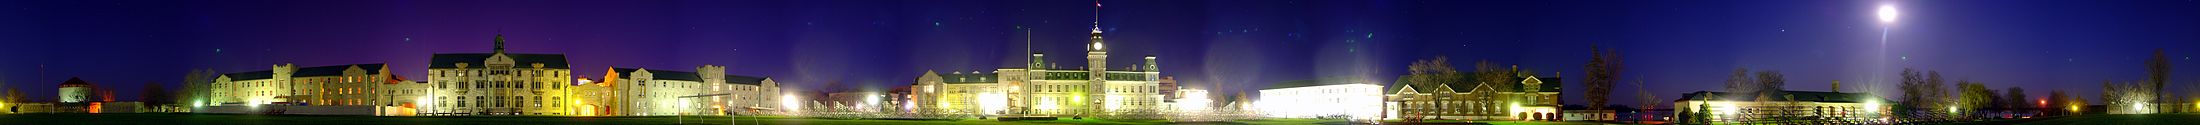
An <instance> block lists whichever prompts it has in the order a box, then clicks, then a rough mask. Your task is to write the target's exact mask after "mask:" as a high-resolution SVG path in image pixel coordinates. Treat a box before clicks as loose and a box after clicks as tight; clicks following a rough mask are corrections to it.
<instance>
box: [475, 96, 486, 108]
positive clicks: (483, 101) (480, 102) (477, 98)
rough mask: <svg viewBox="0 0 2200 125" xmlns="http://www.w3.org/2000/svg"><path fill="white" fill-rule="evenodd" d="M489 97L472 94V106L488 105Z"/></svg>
mask: <svg viewBox="0 0 2200 125" xmlns="http://www.w3.org/2000/svg"><path fill="white" fill-rule="evenodd" d="M488 100H489V97H481V96H474V107H489V101H488Z"/></svg>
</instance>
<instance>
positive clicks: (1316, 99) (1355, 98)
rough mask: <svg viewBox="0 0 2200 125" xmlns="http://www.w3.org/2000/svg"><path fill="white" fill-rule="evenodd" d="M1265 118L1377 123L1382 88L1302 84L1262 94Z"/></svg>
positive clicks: (1324, 82) (1359, 83) (1321, 82)
mask: <svg viewBox="0 0 2200 125" xmlns="http://www.w3.org/2000/svg"><path fill="white" fill-rule="evenodd" d="M1253 106H1254V107H1258V111H1260V113H1261V115H1262V116H1265V117H1277V118H1353V119H1374V118H1377V117H1378V116H1379V115H1378V113H1382V106H1383V86H1382V85H1375V84H1370V83H1367V82H1366V81H1364V80H1357V79H1354V80H1299V81H1287V82H1283V83H1278V84H1276V85H1274V86H1271V87H1268V88H1267V89H1261V90H1260V99H1259V100H1258V101H1254V103H1253Z"/></svg>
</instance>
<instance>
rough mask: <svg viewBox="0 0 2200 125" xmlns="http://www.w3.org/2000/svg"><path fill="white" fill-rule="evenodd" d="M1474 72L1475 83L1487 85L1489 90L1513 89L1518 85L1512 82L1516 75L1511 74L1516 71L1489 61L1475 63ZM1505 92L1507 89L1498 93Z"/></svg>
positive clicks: (1516, 82)
mask: <svg viewBox="0 0 2200 125" xmlns="http://www.w3.org/2000/svg"><path fill="white" fill-rule="evenodd" d="M1474 70H1475V79H1477V80H1475V81H1479V82H1482V83H1480V84H1489V85H1490V88H1513V86H1514V85H1518V84H1520V82H1519V81H1513V79H1514V78H1513V77H1516V76H1515V75H1517V74H1513V73H1514V70H1517V69H1514V68H1506V67H1504V66H1502V65H1499V64H1497V63H1496V62H1490V60H1482V61H1480V62H1475V63H1474ZM1454 87H1458V86H1454ZM1506 90H1509V89H1501V90H1500V91H1506ZM1507 100H1510V99H1507Z"/></svg>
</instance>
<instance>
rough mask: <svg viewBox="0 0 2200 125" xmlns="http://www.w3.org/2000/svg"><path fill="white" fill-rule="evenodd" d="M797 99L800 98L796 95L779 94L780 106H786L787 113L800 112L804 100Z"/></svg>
mask: <svg viewBox="0 0 2200 125" xmlns="http://www.w3.org/2000/svg"><path fill="white" fill-rule="evenodd" d="M795 100H798V99H796V98H795V96H794V95H781V96H779V107H783V108H786V111H787V113H795V112H799V111H800V110H801V109H802V102H801V101H795Z"/></svg>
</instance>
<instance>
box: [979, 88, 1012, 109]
mask: <svg viewBox="0 0 2200 125" xmlns="http://www.w3.org/2000/svg"><path fill="white" fill-rule="evenodd" d="M1007 99H1008V95H1007V94H1001V93H981V94H978V109H980V110H982V111H985V114H993V113H994V112H1000V111H1001V110H1002V109H1007V108H1008V100H1007Z"/></svg>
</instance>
